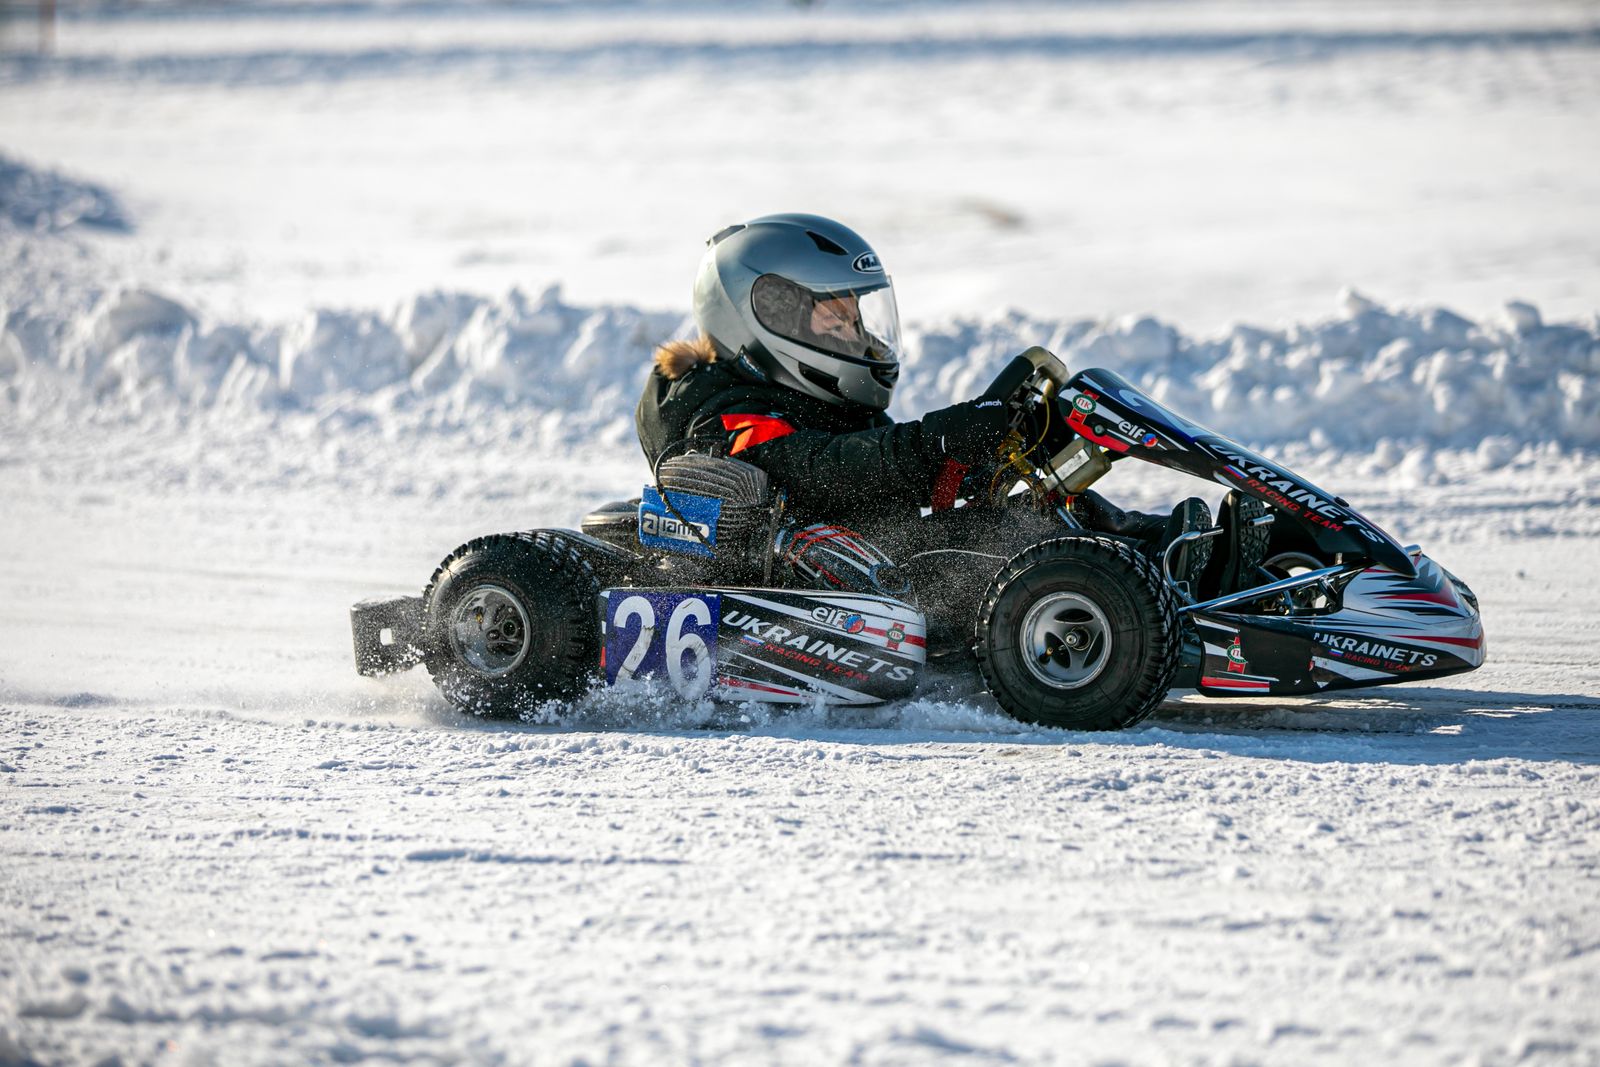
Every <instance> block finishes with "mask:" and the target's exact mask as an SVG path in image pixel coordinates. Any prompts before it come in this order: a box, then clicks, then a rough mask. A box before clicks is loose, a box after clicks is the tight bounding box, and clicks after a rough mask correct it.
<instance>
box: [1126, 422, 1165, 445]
mask: <svg viewBox="0 0 1600 1067" xmlns="http://www.w3.org/2000/svg"><path fill="white" fill-rule="evenodd" d="M1117 429H1118V430H1120V431H1122V434H1123V436H1125V437H1126V438H1128V440H1130V441H1138V442H1140V443H1142V444H1144V445H1145V447H1147V448H1148V447H1149V446H1150V444H1151V443H1153V442H1154V441H1155V436H1156V435H1155V434H1153V433H1151V432H1150V431H1149V430H1147V429H1145V428H1144V427H1143V426H1140V425H1139V424H1138V423H1136V422H1128V421H1127V420H1125V419H1118V420H1117ZM1145 438H1149V439H1150V440H1149V441H1148V442H1147V441H1146V440H1145Z"/></svg>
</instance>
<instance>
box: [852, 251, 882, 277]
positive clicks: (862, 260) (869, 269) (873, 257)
mask: <svg viewBox="0 0 1600 1067" xmlns="http://www.w3.org/2000/svg"><path fill="white" fill-rule="evenodd" d="M851 266H852V267H854V268H855V269H856V273H857V274H882V273H883V264H882V263H880V262H878V253H876V252H863V253H861V254H860V255H859V256H857V257H856V261H855V262H854V263H852V264H851Z"/></svg>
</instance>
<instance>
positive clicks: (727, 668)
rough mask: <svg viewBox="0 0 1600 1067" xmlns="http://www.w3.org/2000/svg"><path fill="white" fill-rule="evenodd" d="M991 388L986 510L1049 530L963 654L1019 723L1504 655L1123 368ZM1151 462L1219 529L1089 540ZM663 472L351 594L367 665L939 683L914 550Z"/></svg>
mask: <svg viewBox="0 0 1600 1067" xmlns="http://www.w3.org/2000/svg"><path fill="white" fill-rule="evenodd" d="M985 397H986V398H989V399H1001V400H1003V402H1004V403H1005V404H1006V406H1007V411H1008V415H1009V418H1010V427H1011V429H1010V433H1009V435H1008V437H1007V439H1006V442H1005V444H1004V445H1003V446H1002V448H1001V449H1000V452H999V454H998V456H997V469H996V471H995V474H994V477H993V478H992V479H990V480H989V482H988V486H987V488H986V489H979V490H978V491H977V492H975V493H974V494H973V497H974V499H972V500H971V501H970V502H969V504H968V506H973V507H988V508H992V509H993V510H994V515H995V516H996V518H995V521H997V522H1004V521H1006V516H1007V515H1015V514H1018V513H1019V512H1018V511H1017V510H1016V509H1022V510H1025V511H1027V512H1030V513H1031V514H1032V515H1034V516H1044V517H1047V518H1048V519H1049V522H1050V526H1049V527H1048V529H1049V530H1050V532H1049V534H1048V535H1047V536H1044V537H1042V538H1039V539H1037V540H1035V541H1034V543H1031V544H1028V545H1027V546H1026V547H1024V548H1022V550H1021V551H1018V552H1016V553H1015V554H1014V555H1011V556H1010V557H1009V558H1008V559H1005V560H1004V562H1003V565H999V566H998V567H997V569H996V570H995V571H994V573H993V577H992V578H991V579H990V580H989V581H988V582H987V587H986V589H985V590H984V591H983V592H982V594H981V597H980V598H979V601H978V603H977V604H976V613H975V614H976V622H975V623H970V622H969V623H967V624H966V625H968V626H970V633H967V634H966V635H965V641H964V646H965V647H964V648H963V650H962V652H963V654H964V655H966V656H967V657H969V659H968V662H970V661H971V659H975V660H976V665H977V668H978V670H979V672H980V673H981V678H982V681H983V683H984V685H985V686H986V687H987V689H988V691H989V692H990V693H991V694H992V695H993V697H994V699H995V701H996V702H997V703H998V704H999V706H1000V707H1001V708H1002V709H1003V710H1004V711H1005V712H1006V713H1007V714H1009V715H1011V716H1013V717H1015V718H1017V719H1020V720H1024V721H1028V722H1036V723H1041V724H1045V725H1051V726H1059V727H1066V728H1073V729H1093V730H1100V729H1119V728H1122V727H1126V726H1129V725H1131V724H1133V723H1136V722H1138V721H1139V720H1140V719H1142V718H1144V717H1145V716H1146V715H1148V714H1149V713H1150V712H1151V711H1153V710H1154V709H1155V708H1156V707H1157V706H1158V705H1159V704H1160V702H1161V701H1162V699H1163V698H1164V697H1165V696H1166V694H1167V692H1168V691H1169V690H1170V689H1172V688H1174V687H1181V688H1192V689H1196V690H1198V691H1199V692H1200V693H1202V694H1204V695H1207V696H1217V697H1229V696H1240V695H1262V694H1266V695H1289V694H1305V693H1315V692H1320V691H1323V690H1329V689H1340V688H1347V687H1354V686H1369V685H1381V684H1388V683H1391V682H1404V681H1415V680H1419V679H1424V678H1436V677H1440V676H1442V675H1447V674H1455V673H1458V672H1462V671H1469V670H1473V669H1474V668H1476V667H1478V666H1480V665H1481V664H1482V663H1483V659H1484V652H1485V644H1484V635H1483V627H1482V623H1481V620H1480V616H1479V610H1478V602H1477V599H1476V598H1475V597H1474V596H1473V594H1472V592H1471V590H1470V589H1468V587H1467V586H1466V585H1465V584H1464V583H1463V582H1462V581H1461V580H1460V579H1458V578H1456V577H1455V576H1454V575H1452V574H1450V573H1449V572H1448V571H1446V570H1445V569H1444V568H1442V567H1440V566H1439V565H1438V564H1437V563H1435V562H1434V561H1433V560H1431V559H1429V558H1428V557H1427V556H1425V555H1423V554H1422V552H1421V550H1420V549H1418V548H1416V547H1409V548H1402V547H1401V546H1400V545H1399V544H1398V543H1397V542H1396V541H1395V540H1394V539H1393V538H1392V537H1390V536H1389V534H1387V533H1386V532H1384V531H1383V530H1382V529H1380V528H1379V527H1378V526H1377V525H1376V524H1374V523H1373V522H1371V521H1370V520H1368V519H1366V518H1364V517H1362V516H1361V515H1360V514H1359V513H1357V512H1356V511H1355V510H1354V509H1353V508H1351V507H1350V505H1349V504H1348V503H1346V502H1345V500H1344V499H1343V498H1341V497H1337V496H1334V495H1333V494H1331V493H1329V492H1327V491H1325V490H1322V489H1319V488H1318V487H1316V486H1315V485H1312V484H1311V483H1310V482H1308V481H1306V480H1305V479H1303V478H1301V477H1299V476H1298V475H1296V474H1294V473H1293V472H1292V471H1289V470H1287V469H1285V468H1283V467H1281V466H1278V465H1276V464H1274V463H1272V462H1270V461H1269V460H1267V459H1265V458H1263V457H1262V456H1259V455H1257V454H1256V453H1255V452H1252V451H1250V450H1249V449H1247V448H1244V447H1243V446H1241V445H1238V444H1236V443H1234V442H1232V441H1230V440H1228V439H1227V438H1225V437H1222V436H1221V435H1219V434H1216V433H1213V432H1212V431H1210V430H1207V429H1206V428H1204V427H1202V426H1198V425H1196V424H1194V423H1192V422H1190V421H1188V420H1187V419H1184V418H1183V417H1181V416H1179V415H1177V414H1175V413H1174V412H1172V411H1169V410H1168V409H1167V408H1165V407H1163V406H1162V405H1161V404H1159V403H1157V402H1156V401H1155V400H1153V399H1152V398H1151V397H1149V396H1147V395H1146V394H1144V393H1143V392H1141V391H1140V390H1138V389H1137V388H1135V387H1134V386H1133V385H1131V384H1130V383H1128V382H1127V381H1125V380H1124V379H1123V378H1121V377H1120V376H1118V375H1117V374H1115V373H1113V372H1111V371H1107V370H1100V369H1090V370H1085V371H1082V372H1080V373H1078V374H1075V375H1069V373H1068V371H1067V369H1066V367H1065V366H1064V365H1063V364H1062V363H1061V362H1060V361H1059V360H1057V359H1056V358H1055V357H1054V356H1053V355H1051V354H1050V353H1049V352H1047V351H1045V350H1044V349H1042V348H1034V349H1030V350H1029V351H1028V352H1025V353H1023V354H1022V355H1020V356H1018V357H1016V358H1015V359H1014V360H1013V361H1012V362H1011V364H1010V365H1008V366H1007V367H1006V369H1005V370H1004V371H1002V373H1001V374H1000V376H999V377H998V378H997V379H996V380H995V382H994V384H993V385H992V386H991V387H990V389H989V390H987V391H986V393H985ZM1129 458H1133V459H1139V460H1143V461H1145V462H1148V463H1154V464H1156V465H1158V466H1162V467H1168V468H1171V469H1173V470H1178V471H1183V472H1185V473H1188V474H1191V475H1193V476H1195V477H1197V478H1201V479H1203V480H1205V481H1207V482H1212V483H1218V484H1220V485H1222V486H1224V487H1225V488H1226V489H1227V490H1228V492H1227V494H1226V496H1225V497H1224V499H1223V503H1222V507H1221V509H1220V511H1219V513H1218V520H1219V521H1218V522H1217V523H1216V524H1215V525H1209V523H1208V524H1207V525H1206V527H1205V528H1201V529H1190V530H1187V531H1185V532H1181V533H1180V534H1178V535H1177V536H1175V537H1173V538H1171V539H1170V541H1169V542H1167V543H1165V544H1164V545H1161V546H1159V548H1157V549H1152V548H1151V547H1150V546H1148V545H1145V544H1142V543H1140V542H1138V541H1137V540H1136V539H1134V538H1131V537H1126V536H1121V535H1119V534H1118V533H1117V532H1116V531H1115V530H1106V529H1090V528H1087V527H1086V524H1085V521H1084V519H1083V518H1082V514H1083V513H1082V510H1081V509H1080V508H1077V507H1076V506H1075V504H1076V503H1077V501H1078V499H1079V498H1080V496H1081V495H1082V494H1084V493H1085V492H1086V491H1087V490H1088V489H1089V487H1090V486H1091V485H1092V484H1094V483H1095V482H1096V481H1097V480H1098V479H1099V478H1101V477H1102V476H1103V475H1104V474H1105V473H1106V472H1107V471H1109V470H1110V469H1111V467H1112V466H1113V465H1114V464H1115V463H1117V462H1121V461H1123V460H1126V459H1129ZM653 475H654V479H655V484H653V485H650V486H647V487H645V488H644V490H643V492H642V494H641V496H640V497H639V498H638V499H637V500H630V501H624V502H619V503H616V504H611V505H607V506H605V507H602V508H600V509H599V510H597V511H596V512H594V513H592V514H591V515H589V516H587V517H585V518H584V519H583V520H582V522H581V524H580V528H579V529H578V530H556V529H543V530H534V531H530V532H521V533H509V534H497V535H493V536H489V537H482V538H478V539H476V540H474V541H471V542H469V543H467V544H465V545H463V546H461V547H460V548H458V549H456V550H455V551H454V552H452V553H450V555H448V556H447V557H445V559H444V561H443V562H442V563H441V564H440V565H439V567H438V568H437V569H436V570H435V571H434V574H433V577H432V579H431V580H430V581H429V582H428V584H427V587H426V589H425V590H424V591H423V593H422V595H421V596H394V597H383V598H376V599H371V600H365V601H362V602H361V603H359V604H357V605H355V606H354V607H353V608H352V609H351V624H352V628H353V631H354V639H355V655H356V665H357V669H358V670H359V671H360V672H361V673H362V674H366V675H378V674H387V673H391V672H394V671H400V670H405V669H407V668H409V667H412V666H414V665H415V664H417V663H422V664H423V665H425V666H426V668H427V670H428V671H429V673H430V674H431V675H432V677H433V679H434V681H435V683H436V684H437V685H438V687H439V690H440V691H441V692H442V693H443V694H444V696H445V697H446V698H447V699H448V700H449V701H451V702H452V703H453V704H455V705H456V706H458V707H459V708H461V709H462V710H464V711H467V712H471V713H474V714H481V715H492V716H517V715H520V714H523V713H526V712H528V711H531V710H532V709H534V708H535V707H537V706H539V705H541V704H544V703H547V702H550V701H560V700H570V699H573V698H576V697H578V696H580V695H581V694H583V693H584V692H585V691H587V690H588V689H589V688H590V687H592V686H594V685H596V684H603V685H609V686H618V685H629V684H637V683H639V682H642V681H644V680H647V679H652V678H653V679H657V680H659V681H664V682H665V683H666V684H668V685H670V686H672V687H673V688H674V689H675V690H677V692H678V693H679V694H681V695H682V697H683V698H684V699H686V700H699V699H703V698H709V699H721V700H733V701H762V702H771V703H780V704H781V703H814V702H825V703H829V704H838V705H869V704H879V703H884V702H888V701H895V700H901V699H904V698H907V697H910V696H912V695H913V694H914V693H916V692H917V691H918V688H919V685H921V684H923V682H924V680H925V676H927V675H928V673H929V672H928V670H927V667H928V659H929V657H928V651H929V649H928V619H927V617H926V616H925V615H924V612H923V610H921V609H920V608H919V602H920V601H921V600H923V599H925V598H923V597H919V592H924V593H925V592H928V590H926V589H922V590H919V589H917V588H914V587H913V586H912V584H911V583H910V582H909V581H908V580H907V578H906V576H905V574H904V572H903V569H902V568H901V567H898V566H897V565H896V562H895V561H893V560H891V559H890V558H889V557H888V556H886V555H885V554H884V553H883V552H881V551H880V550H878V549H877V548H876V547H875V546H874V545H872V544H869V543H867V542H866V541H865V539H863V538H861V537H859V536H858V535H856V534H854V533H852V532H851V531H849V530H845V529H842V528H840V527H836V526H819V525H816V524H812V525H807V526H801V525H799V524H798V523H796V522H793V521H787V520H786V516H785V508H784V496H783V494H782V493H781V492H780V491H776V490H775V489H774V487H773V486H771V484H770V483H769V481H768V479H767V476H766V475H765V473H764V472H762V471H761V470H760V469H759V468H757V467H755V466H753V465H751V464H748V463H744V462H742V461H740V460H737V459H733V458H729V457H723V456H720V455H717V454H707V453H699V452H689V453H687V454H683V455H676V456H672V457H671V458H667V459H665V460H663V461H660V462H659V463H658V466H657V469H656V470H655V471H654V472H653ZM1207 548H1210V549H1213V551H1211V552H1209V553H1204V552H1203V549H1207ZM1206 555H1209V562H1208V563H1205V564H1204V565H1203V566H1199V567H1197V566H1194V565H1193V560H1194V559H1203V558H1204V557H1205V556H1206ZM1185 558H1188V559H1189V560H1190V563H1189V564H1184V563H1181V562H1180V561H1182V560H1184V559H1185ZM955 565H956V566H968V565H969V564H968V563H967V562H966V561H959V560H958V561H957V562H956V563H955ZM967 618H969V619H970V618H971V615H970V614H969V615H968V616H967Z"/></svg>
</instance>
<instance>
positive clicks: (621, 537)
mask: <svg viewBox="0 0 1600 1067" xmlns="http://www.w3.org/2000/svg"><path fill="white" fill-rule="evenodd" d="M578 529H580V530H582V531H583V532H584V533H586V534H588V535H589V536H590V537H596V538H599V539H600V540H602V541H605V542H606V543H607V544H613V545H618V546H620V547H622V548H626V549H631V550H632V551H634V552H637V551H638V550H639V498H638V497H635V498H634V499H632V500H613V501H612V502H611V503H609V504H602V505H600V506H599V507H597V508H595V509H594V510H593V511H591V512H589V514H587V515H585V516H584V517H583V520H582V521H581V522H580V523H579V524H578Z"/></svg>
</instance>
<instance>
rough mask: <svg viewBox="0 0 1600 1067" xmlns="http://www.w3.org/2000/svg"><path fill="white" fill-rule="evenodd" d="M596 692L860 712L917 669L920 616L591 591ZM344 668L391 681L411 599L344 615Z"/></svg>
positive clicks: (687, 594) (859, 598) (838, 606)
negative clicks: (347, 659) (668, 692)
mask: <svg viewBox="0 0 1600 1067" xmlns="http://www.w3.org/2000/svg"><path fill="white" fill-rule="evenodd" d="M595 607H596V625H597V626H598V627H599V631H600V657H599V662H598V663H597V664H596V665H595V666H596V667H597V669H598V671H597V673H598V675H599V677H600V680H602V681H603V682H604V683H605V684H606V685H610V686H627V685H629V684H633V683H637V682H643V681H646V680H650V679H654V680H661V681H665V682H667V683H668V684H670V685H671V686H672V687H673V688H674V689H675V690H676V691H677V692H678V693H679V695H681V696H683V697H684V698H686V699H691V700H697V699H701V698H710V699H717V700H731V701H751V700H753V701H761V702H763V703H777V704H807V703H811V702H813V701H816V700H818V699H822V700H825V701H827V702H828V703H830V704H846V705H853V706H865V705H871V704H882V703H886V702H888V701H893V700H903V699H905V698H907V697H909V696H910V695H911V694H912V692H913V690H915V688H916V686H917V683H918V681H919V679H920V676H921V674H922V669H923V665H924V663H925V661H926V650H927V624H926V621H925V620H924V618H923V615H922V613H921V612H919V611H917V610H916V609H915V608H913V607H911V606H910V605H908V604H905V603H903V602H901V601H899V600H895V599H893V598H890V597H881V596H868V595H862V594H854V593H850V594H846V593H828V592H821V591H817V592H812V591H798V590H781V589H750V588H738V587H728V588H714V589H703V588H694V589H637V588H617V589H604V590H601V592H600V595H599V597H598V599H597V601H596V604H595ZM350 628H351V634H352V636H353V638H354V642H355V660H356V670H357V671H358V672H359V673H361V674H362V675H365V676H367V677H375V676H380V675H387V674H396V673H399V672H401V671H405V670H408V669H410V668H411V667H414V666H416V665H417V664H418V663H419V662H421V661H422V660H423V658H424V656H425V655H426V653H427V649H426V648H425V643H426V637H425V635H424V632H423V631H424V627H423V598H421V597H418V596H388V597H373V598H370V599H367V600H363V601H361V602H360V603H358V604H356V605H355V606H354V607H352V608H351V609H350Z"/></svg>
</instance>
